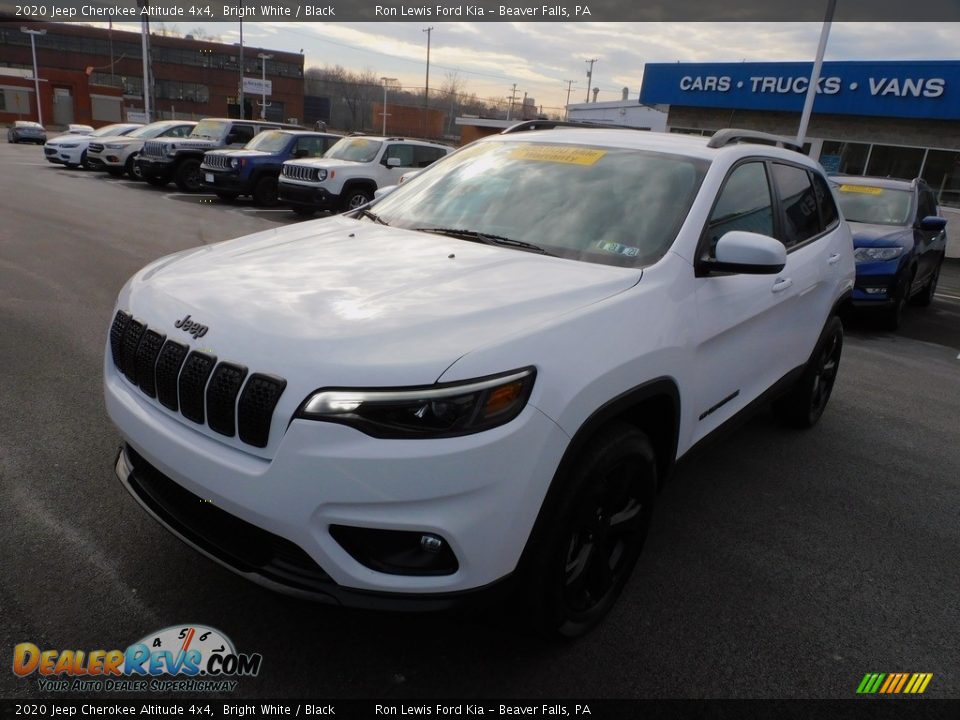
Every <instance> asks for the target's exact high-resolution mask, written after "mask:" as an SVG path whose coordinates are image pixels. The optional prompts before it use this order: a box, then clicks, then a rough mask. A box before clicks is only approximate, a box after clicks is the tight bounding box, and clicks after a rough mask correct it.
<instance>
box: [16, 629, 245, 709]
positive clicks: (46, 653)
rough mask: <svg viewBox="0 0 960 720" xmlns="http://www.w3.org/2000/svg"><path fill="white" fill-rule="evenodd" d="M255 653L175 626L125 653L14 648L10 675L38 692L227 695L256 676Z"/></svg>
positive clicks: (214, 634) (208, 632)
mask: <svg viewBox="0 0 960 720" xmlns="http://www.w3.org/2000/svg"><path fill="white" fill-rule="evenodd" d="M262 663H263V656H262V655H260V653H250V654H247V653H238V652H237V651H236V649H235V648H234V645H233V642H231V640H230V639H229V638H228V637H227V636H226V635H224V634H223V633H222V632H220V631H219V630H216V629H214V628H211V627H206V626H203V625H186V624H185V625H174V626H171V627H168V628H164V629H163V630H160V631H159V632H156V633H151V634H150V635H147V636H146V637H145V638H143V639H142V640H139V641H137V642H135V643H133V644H132V645H130V646H128V647H127V649H126V650H88V651H84V650H41V649H40V648H39V647H38V646H37V645H35V644H33V643H29V642H25V643H20V644H19V645H17V646H16V647H14V649H13V672H14V674H15V675H17V676H19V677H22V678H28V677H31V676H33V675H36V676H37V688H38V689H39V690H40V691H43V692H63V691H70V692H78V691H79V692H232V691H233V690H235V689H236V687H237V685H238V683H239V681H238V680H236V678H238V677H255V676H256V675H257V674H258V673H259V672H260V666H261V664H262Z"/></svg>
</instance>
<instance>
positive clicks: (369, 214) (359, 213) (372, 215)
mask: <svg viewBox="0 0 960 720" xmlns="http://www.w3.org/2000/svg"><path fill="white" fill-rule="evenodd" d="M356 213H357V215H356V216H357V217H367V218H370V219H371V220H373V221H374V222H375V223H380V224H381V225H389V224H390V223H388V222H387V221H386V220H384V219H383V218H381V217H380V216H379V215H377V214H376V213H375V212H370V211H369V210H365V209H362V208H361V209H360V210H357V211H356Z"/></svg>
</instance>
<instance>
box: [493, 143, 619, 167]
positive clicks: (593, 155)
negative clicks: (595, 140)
mask: <svg viewBox="0 0 960 720" xmlns="http://www.w3.org/2000/svg"><path fill="white" fill-rule="evenodd" d="M606 154H607V151H606V150H595V149H592V148H583V147H571V146H570V145H521V146H520V147H518V148H515V149H513V150H512V151H511V152H510V157H513V158H517V159H519V160H534V161H537V162H557V163H567V164H570V165H593V164H594V163H595V162H597V160H599V159H600V158H602V157H603V156H604V155H606Z"/></svg>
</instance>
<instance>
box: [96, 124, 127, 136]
mask: <svg viewBox="0 0 960 720" xmlns="http://www.w3.org/2000/svg"><path fill="white" fill-rule="evenodd" d="M129 129H130V126H129V125H122V124H119V125H104V126H103V127H102V128H100V129H99V130H94V131H93V132H92V133H90V137H107V136H108V135H123V134H124V131H125V130H129Z"/></svg>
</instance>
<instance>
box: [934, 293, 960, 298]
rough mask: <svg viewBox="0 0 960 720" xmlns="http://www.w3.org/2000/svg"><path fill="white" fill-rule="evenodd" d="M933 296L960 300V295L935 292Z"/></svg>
mask: <svg viewBox="0 0 960 720" xmlns="http://www.w3.org/2000/svg"><path fill="white" fill-rule="evenodd" d="M933 296H934V297H938V298H941V299H943V300H960V295H945V294H944V293H934V294H933Z"/></svg>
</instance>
